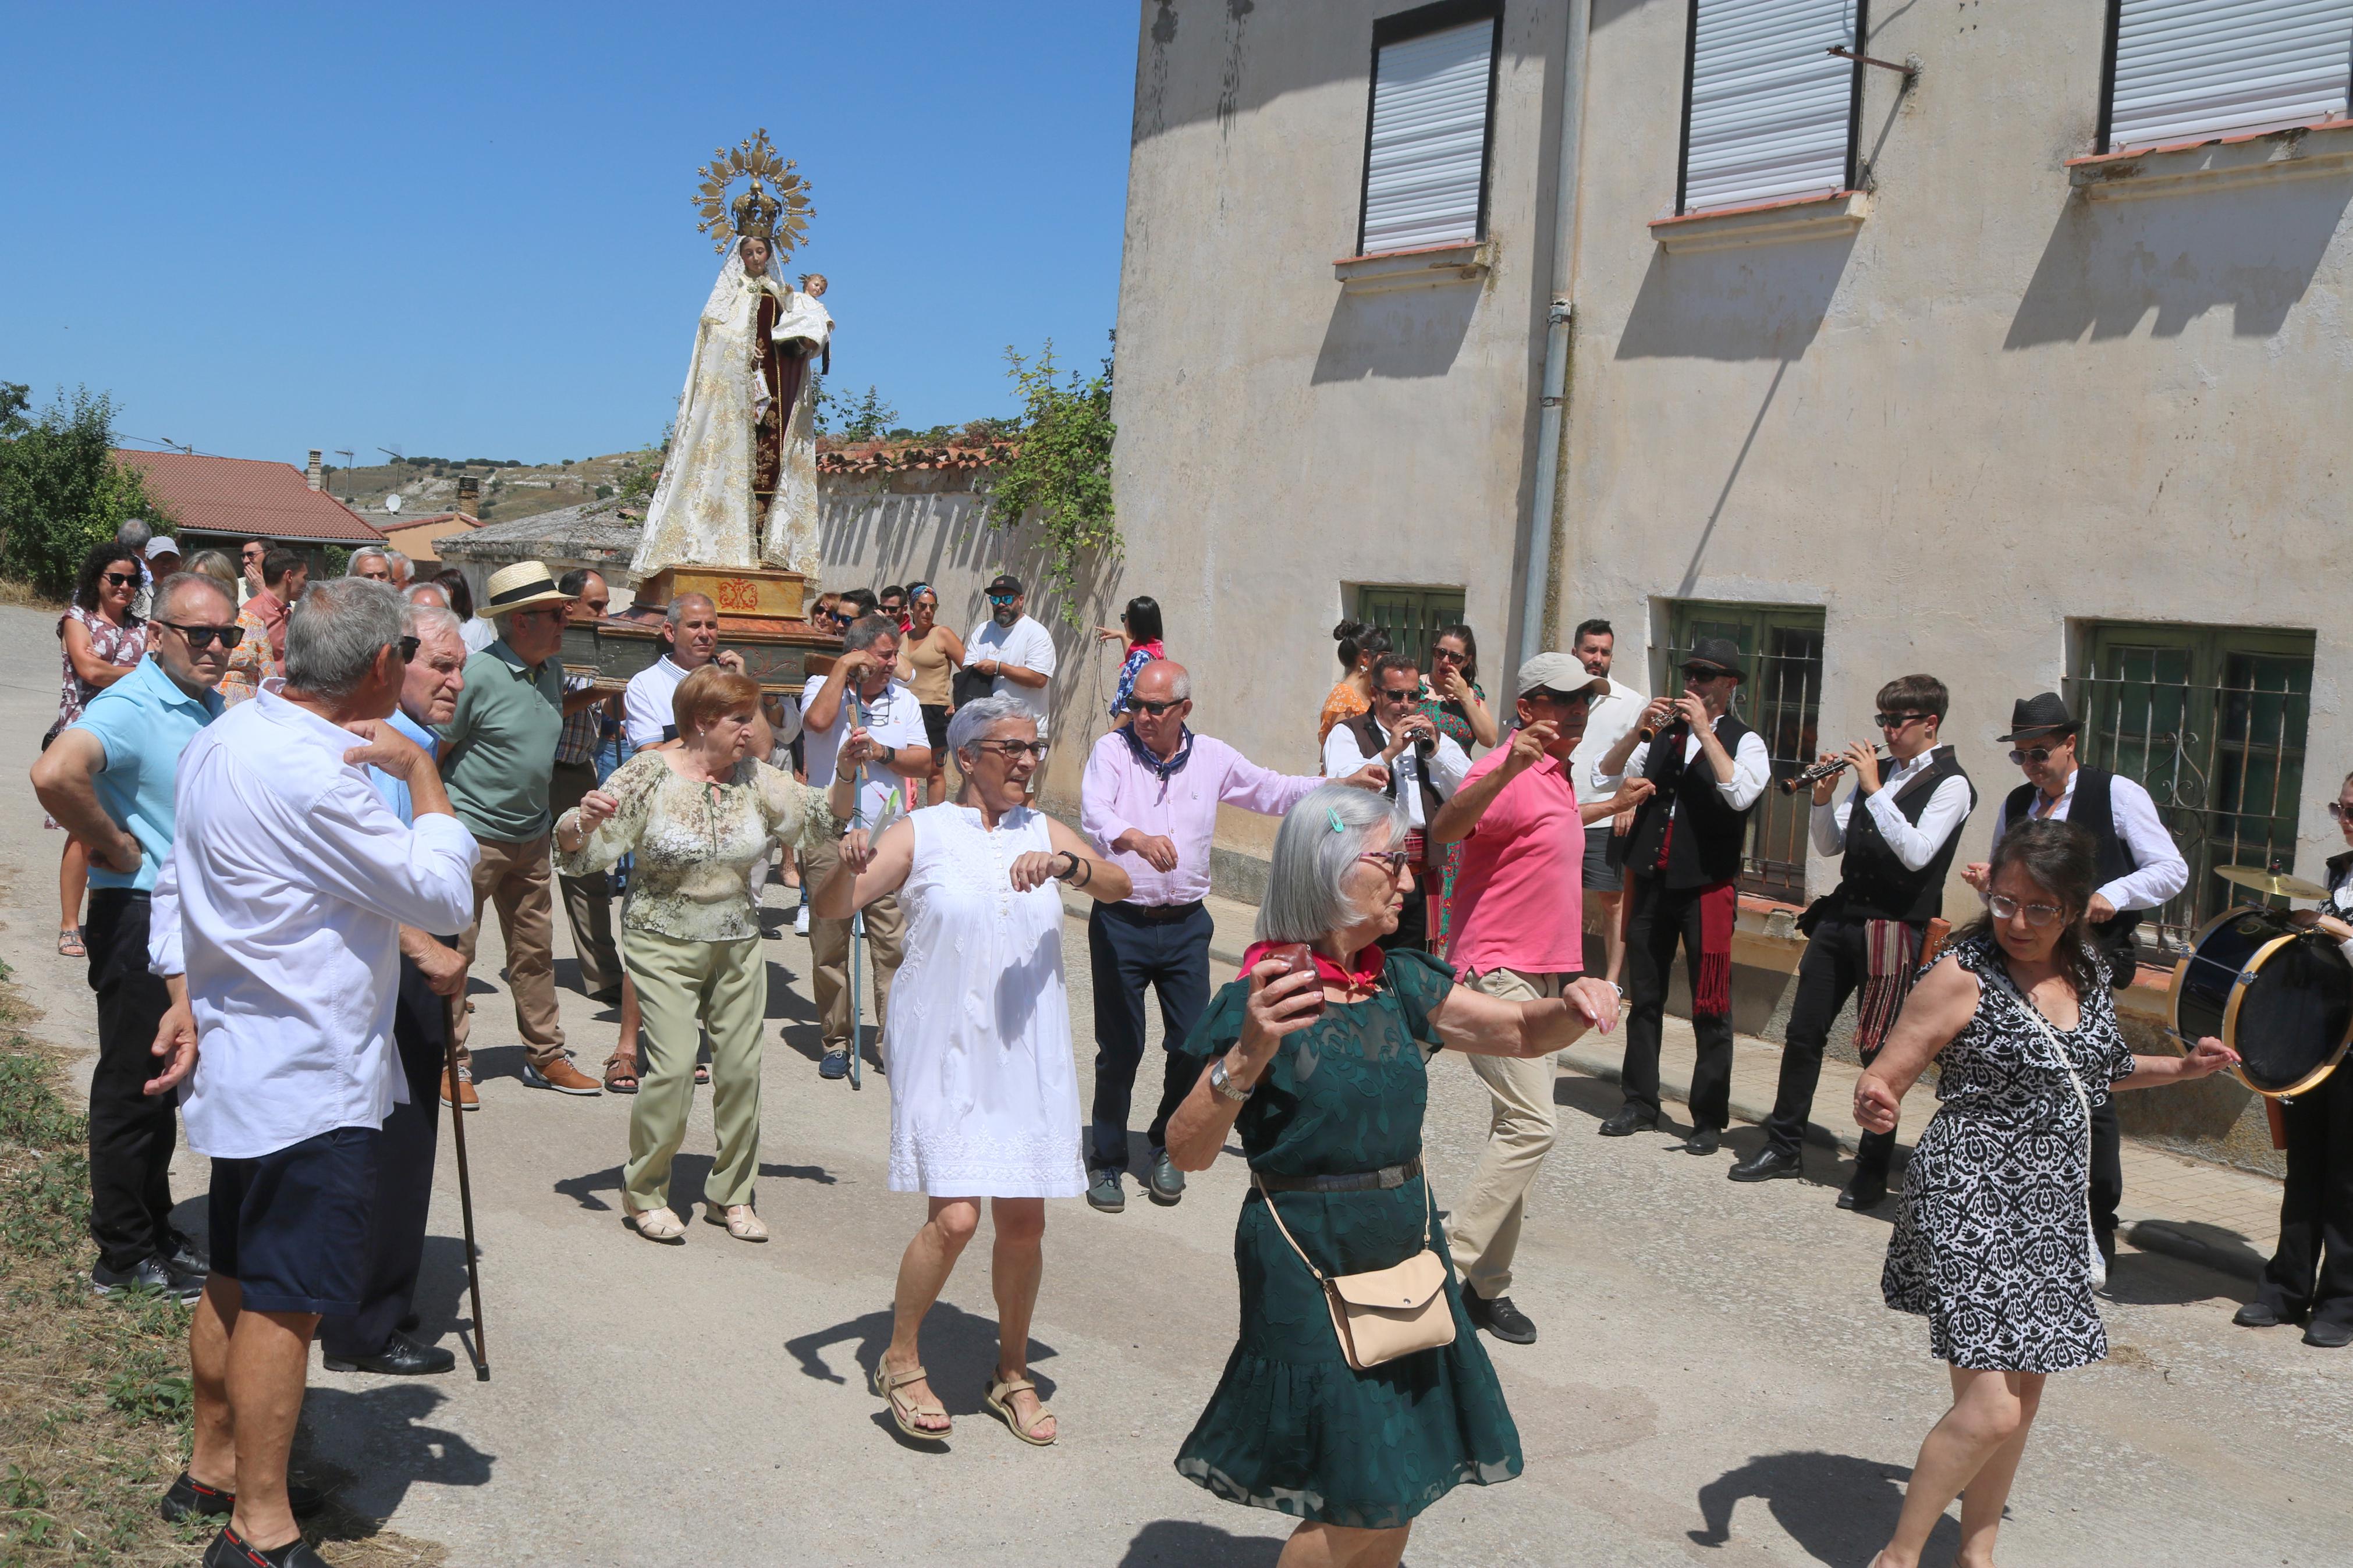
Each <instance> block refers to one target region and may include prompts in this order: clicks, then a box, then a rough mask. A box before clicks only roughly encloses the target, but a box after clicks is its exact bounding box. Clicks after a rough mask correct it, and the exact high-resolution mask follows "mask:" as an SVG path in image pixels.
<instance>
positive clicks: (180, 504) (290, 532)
mask: <svg viewBox="0 0 2353 1568" xmlns="http://www.w3.org/2000/svg"><path fill="white" fill-rule="evenodd" d="M114 455H115V457H116V458H118V459H119V460H120V461H121V462H123V463H124V464H127V465H128V466H130V467H132V468H137V469H138V470H139V471H140V472H141V473H142V475H144V476H145V477H146V480H147V490H148V493H149V494H151V495H153V497H154V498H155V499H156V500H159V501H162V502H163V503H164V505H165V506H167V507H169V508H170V509H171V510H172V515H173V517H174V519H175V520H177V522H178V525H179V526H180V527H181V528H183V529H186V530H188V531H192V532H199V533H229V534H259V535H261V536H263V537H265V538H269V539H285V540H294V541H297V542H302V543H327V544H381V543H383V542H384V535H383V534H381V533H378V532H377V531H375V529H373V528H371V527H369V526H368V525H367V523H366V522H365V521H364V520H362V518H361V517H360V515H359V514H358V513H357V512H355V511H353V510H352V509H351V508H349V507H347V506H345V505H344V504H343V502H341V501H339V500H336V499H335V498H334V497H332V496H331V495H328V494H327V493H326V492H325V491H323V490H314V489H311V485H310V481H309V480H308V479H305V478H304V477H303V474H302V470H301V469H300V468H296V467H295V466H294V465H293V464H291V463H271V462H265V461H262V460H261V459H259V458H199V457H192V456H190V455H189V454H187V453H185V452H127V451H123V450H121V448H119V447H118V448H117V449H116V450H115V454H114Z"/></svg>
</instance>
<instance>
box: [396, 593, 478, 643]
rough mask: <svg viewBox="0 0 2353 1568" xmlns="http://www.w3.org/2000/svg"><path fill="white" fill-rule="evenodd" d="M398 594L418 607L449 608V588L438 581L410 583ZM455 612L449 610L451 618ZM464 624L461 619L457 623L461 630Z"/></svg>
mask: <svg viewBox="0 0 2353 1568" xmlns="http://www.w3.org/2000/svg"><path fill="white" fill-rule="evenodd" d="M400 596H401V597H402V598H404V599H406V600H407V601H408V602H409V603H410V604H412V605H416V606H417V608H419V609H435V610H447V609H448V608H449V590H448V589H447V588H444V587H443V586H442V585H441V584H438V583H411V584H409V585H408V586H407V587H406V588H404V589H402V590H401V593H400ZM456 613H457V612H455V611H451V612H450V614H451V616H452V617H453V618H454V616H456ZM458 626H459V631H461V632H462V631H463V630H464V629H465V626H466V623H465V622H463V621H459V623H458Z"/></svg>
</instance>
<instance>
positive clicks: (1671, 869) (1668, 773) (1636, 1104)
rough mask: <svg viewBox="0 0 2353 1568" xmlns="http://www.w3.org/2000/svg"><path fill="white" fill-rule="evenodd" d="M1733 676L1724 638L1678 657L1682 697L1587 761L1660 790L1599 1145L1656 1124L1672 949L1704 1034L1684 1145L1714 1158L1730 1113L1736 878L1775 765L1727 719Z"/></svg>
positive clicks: (1631, 905) (1638, 866)
mask: <svg viewBox="0 0 2353 1568" xmlns="http://www.w3.org/2000/svg"><path fill="white" fill-rule="evenodd" d="M1741 679H1742V667H1741V663H1740V649H1739V647H1738V646H1737V645H1736V644H1735V643H1734V642H1732V641H1731V640H1730V639H1729V638H1726V637H1702V638H1701V639H1700V640H1699V642H1698V644H1697V646H1695V647H1694V648H1693V649H1692V652H1691V657H1690V658H1687V659H1685V660H1684V661H1683V695H1682V696H1681V697H1674V698H1668V697H1661V698H1656V699H1654V700H1652V701H1651V705H1650V706H1649V707H1648V708H1646V709H1644V710H1642V720H1641V723H1639V724H1637V725H1636V726H1635V727H1634V729H1633V730H1632V731H1631V732H1630V733H1629V734H1627V735H1626V737H1625V738H1624V739H1622V740H1620V742H1618V743H1617V744H1616V745H1615V746H1612V747H1611V748H1610V749H1609V752H1608V753H1607V754H1606V755H1605V756H1603V757H1602V759H1601V761H1600V762H1599V763H1596V764H1595V765H1594V770H1593V771H1594V777H1595V781H1596V782H1597V784H1598V781H1599V779H1601V778H1603V777H1606V776H1609V775H1612V774H1618V773H1625V774H1629V775H1630V776H1634V777H1639V778H1646V779H1649V780H1650V781H1651V785H1652V788H1653V789H1654V791H1655V792H1656V793H1654V794H1653V795H1651V797H1650V799H1648V800H1646V801H1644V802H1643V803H1642V805H1641V808H1640V809H1639V810H1638V811H1637V813H1636V815H1635V817H1634V827H1633V831H1632V832H1631V833H1630V834H1628V835H1627V839H1628V843H1627V848H1626V874H1627V876H1628V877H1629V878H1630V879H1632V886H1631V888H1630V890H1629V892H1628V894H1627V900H1626V904H1627V914H1626V970H1625V973H1626V999H1627V1013H1626V1065H1625V1068H1624V1070H1623V1074H1622V1077H1623V1079H1624V1082H1625V1086H1626V1103H1625V1104H1624V1105H1622V1106H1620V1107H1619V1109H1618V1110H1617V1111H1616V1112H1615V1113H1614V1114H1613V1115H1611V1116H1610V1118H1609V1121H1604V1122H1603V1123H1602V1124H1601V1129H1600V1131H1601V1135H1602V1136H1603V1137H1605V1138H1623V1137H1626V1136H1627V1135H1628V1134H1630V1133H1631V1132H1632V1131H1634V1130H1635V1129H1636V1128H1638V1127H1656V1126H1657V1125H1658V1124H1659V1037H1660V1034H1661V1032H1662V1028H1663V1022H1662V1020H1663V1019H1664V1016H1665V1014H1666V1005H1667V971H1668V969H1669V967H1670V966H1671V965H1672V963H1674V961H1675V944H1676V942H1679V941H1680V942H1682V943H1683V962H1684V964H1685V965H1686V967H1687V969H1688V971H1689V973H1690V975H1691V990H1692V1032H1693V1033H1694V1035H1696V1036H1697V1037H1698V1040H1699V1060H1698V1064H1697V1066H1696V1067H1694V1068H1693V1071H1692V1087H1691V1113H1692V1133H1691V1136H1690V1138H1688V1139H1687V1140H1685V1141H1684V1143H1683V1148H1684V1149H1685V1150H1686V1151H1687V1152H1691V1153H1694V1154H1713V1153H1715V1151H1716V1148H1717V1145H1718V1144H1719V1143H1721V1142H1722V1141H1723V1138H1724V1129H1725V1124H1726V1123H1727V1122H1728V1121H1731V1119H1732V926H1733V921H1734V919H1735V917H1736V915H1737V914H1738V912H1739V906H1740V894H1739V890H1738V888H1737V886H1736V884H1737V882H1738V879H1739V877H1740V867H1741V858H1742V855H1743V853H1744V852H1745V850H1746V846H1747V839H1748V812H1749V808H1750V807H1752V806H1754V805H1756V804H1757V796H1758V795H1762V794H1764V793H1765V785H1766V783H1767V780H1768V779H1770V778H1771V776H1772V766H1773V765H1772V760H1771V758H1770V757H1769V756H1768V755H1767V752H1766V750H1765V742H1764V738H1763V737H1762V736H1760V735H1758V734H1757V732H1756V731H1753V730H1751V729H1749V727H1748V726H1747V725H1746V724H1744V723H1742V722H1741V721H1739V720H1737V719H1736V718H1734V717H1733V716H1732V713H1731V708H1732V698H1733V693H1734V692H1735V691H1736V690H1737V689H1738V688H1739V686H1740V682H1741ZM1654 736H1655V737H1656V740H1655V741H1654V740H1653V739H1652V737H1654Z"/></svg>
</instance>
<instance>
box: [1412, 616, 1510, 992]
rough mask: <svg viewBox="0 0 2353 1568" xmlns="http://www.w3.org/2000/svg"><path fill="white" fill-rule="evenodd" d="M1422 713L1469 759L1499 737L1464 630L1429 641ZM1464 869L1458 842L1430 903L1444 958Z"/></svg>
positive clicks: (1433, 948) (1433, 937)
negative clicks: (1456, 884)
mask: <svg viewBox="0 0 2353 1568" xmlns="http://www.w3.org/2000/svg"><path fill="white" fill-rule="evenodd" d="M1421 685H1422V700H1421V711H1422V713H1423V715H1424V716H1425V717H1427V718H1428V719H1429V720H1430V722H1431V723H1433V724H1435V725H1437V726H1438V732H1439V733H1440V734H1441V735H1446V736H1449V737H1451V739H1452V740H1453V742H1454V743H1455V744H1456V745H1458V746H1460V747H1461V748H1462V754H1463V755H1464V756H1470V755H1472V747H1473V746H1477V747H1480V748H1482V749H1483V748H1487V747H1492V746H1493V745H1494V743H1495V740H1496V737H1497V735H1498V733H1499V731H1497V729H1496V724H1495V714H1494V710H1493V709H1491V708H1489V707H1488V706H1487V693H1486V692H1485V690H1484V689H1482V688H1481V687H1480V685H1479V639H1478V637H1476V636H1475V635H1474V634H1473V633H1472V630H1471V628H1470V627H1469V626H1448V627H1446V628H1445V629H1444V630H1442V631H1440V633H1439V634H1438V635H1437V636H1436V637H1432V638H1430V673H1429V674H1428V675H1427V676H1425V677H1424V678H1423V679H1422V683H1421ZM1461 868H1462V846H1461V843H1460V842H1457V843H1453V844H1450V845H1448V846H1447V847H1446V861H1445V864H1443V865H1442V866H1440V868H1439V871H1438V896H1437V897H1436V898H1435V899H1433V900H1430V904H1431V916H1430V952H1435V953H1440V954H1443V953H1444V952H1446V939H1447V938H1448V937H1449V936H1451V934H1453V929H1454V875H1455V873H1456V872H1457V871H1459V870H1461Z"/></svg>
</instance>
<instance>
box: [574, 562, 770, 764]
mask: <svg viewBox="0 0 2353 1568" xmlns="http://www.w3.org/2000/svg"><path fill="white" fill-rule="evenodd" d="M661 639H662V641H663V643H664V644H666V645H667V651H666V652H664V653H663V654H662V656H661V657H660V658H658V659H656V660H654V661H653V663H651V664H649V665H648V666H646V668H643V669H641V670H639V671H638V673H637V674H635V675H633V676H631V677H630V678H629V686H628V690H627V691H625V692H623V693H622V694H621V728H622V731H623V732H624V733H626V734H627V735H628V738H629V744H631V745H632V746H659V745H660V744H661V743H662V742H664V741H667V740H670V739H672V738H674V737H675V736H676V735H677V733H678V725H677V724H676V723H675V722H674V721H672V719H671V716H670V697H671V694H672V693H674V692H676V691H677V690H678V683H679V682H680V681H681V680H684V679H686V678H687V677H688V676H690V675H692V674H693V673H694V672H695V671H696V670H698V669H701V668H702V667H703V666H704V665H706V664H716V665H718V666H719V668H722V669H732V670H733V671H734V672H735V673H736V674H738V675H741V674H743V673H744V656H743V655H742V654H740V653H737V652H736V651H735V650H734V649H733V648H727V649H725V650H722V649H721V648H720V647H719V606H718V605H714V604H712V602H711V598H710V595H705V594H681V595H679V596H678V597H677V598H675V599H672V600H671V601H670V608H669V611H668V612H667V613H666V614H665V615H664V616H663V617H662V629H661ZM810 776H811V777H812V778H814V777H815V776H816V775H815V774H814V773H812V774H811V775H810Z"/></svg>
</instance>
